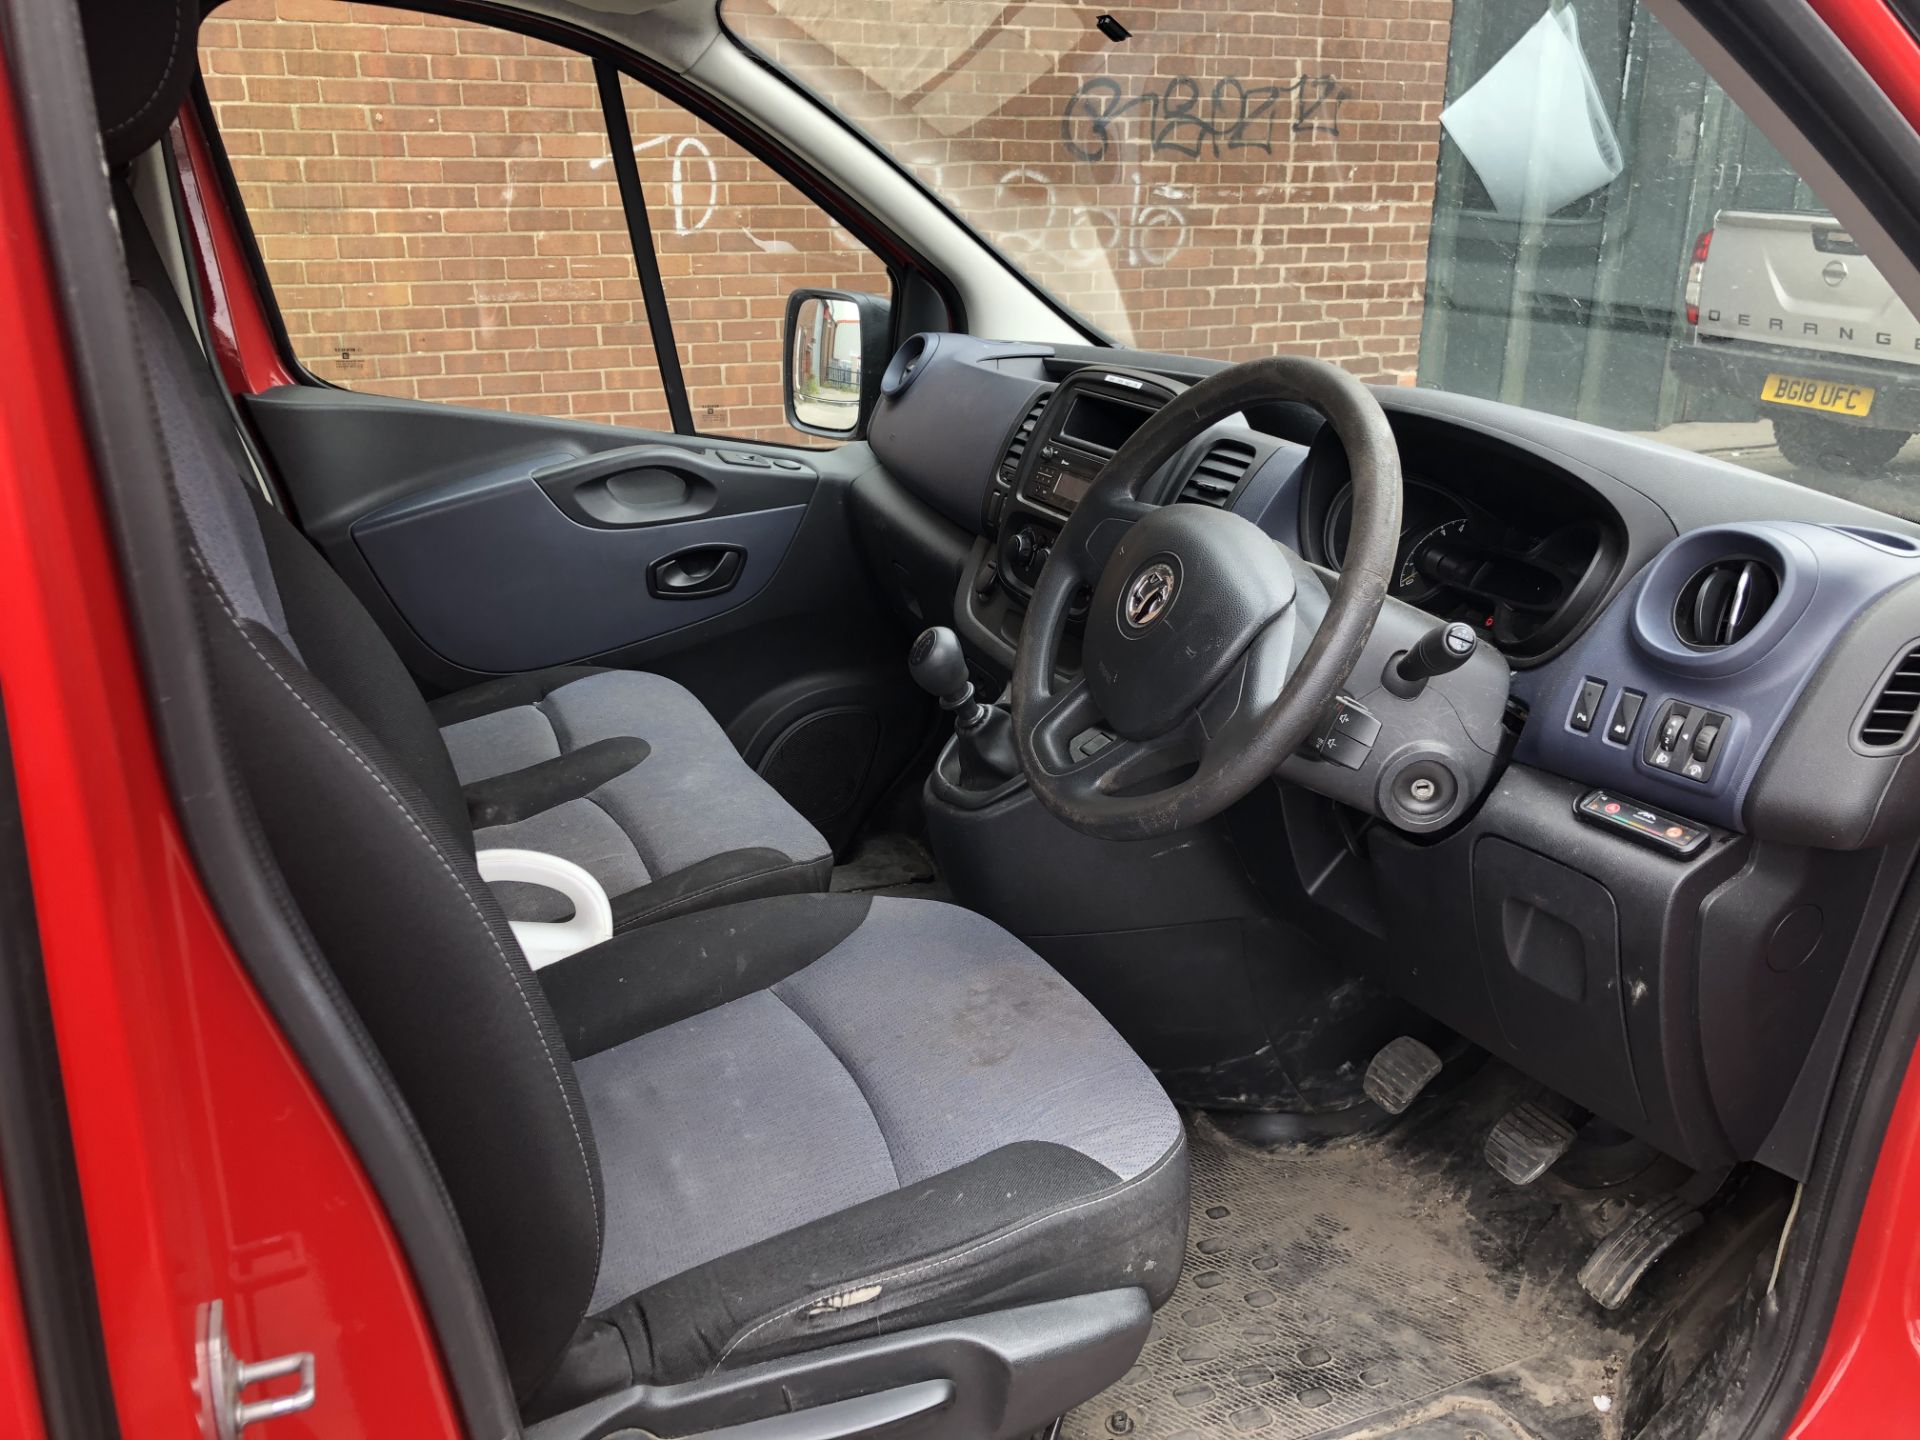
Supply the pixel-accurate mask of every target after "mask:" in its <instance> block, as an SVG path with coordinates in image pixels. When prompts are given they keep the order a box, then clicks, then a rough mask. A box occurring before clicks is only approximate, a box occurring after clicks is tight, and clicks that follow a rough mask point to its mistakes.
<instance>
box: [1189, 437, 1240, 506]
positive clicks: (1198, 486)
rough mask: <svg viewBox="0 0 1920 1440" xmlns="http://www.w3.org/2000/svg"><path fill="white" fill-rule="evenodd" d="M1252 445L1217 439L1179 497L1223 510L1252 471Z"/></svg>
mask: <svg viewBox="0 0 1920 1440" xmlns="http://www.w3.org/2000/svg"><path fill="white" fill-rule="evenodd" d="M1253 453H1254V452H1253V446H1251V445H1249V444H1247V443H1246V442H1245V441H1242V440H1216V441H1214V442H1213V445H1212V446H1211V447H1210V448H1209V449H1208V451H1207V453H1206V454H1205V455H1202V456H1201V457H1200V463H1199V464H1198V465H1196V466H1194V467H1193V474H1191V475H1189V476H1188V477H1187V483H1186V484H1184V485H1182V486H1181V487H1180V498H1181V499H1182V500H1187V501H1191V502H1192V503H1193V504H1196V505H1211V506H1213V507H1214V509H1216V510H1224V509H1226V507H1227V505H1228V504H1229V503H1230V502H1231V501H1232V499H1233V492H1234V491H1235V490H1236V489H1238V488H1239V485H1240V482H1241V481H1242V480H1244V479H1246V478H1247V471H1248V470H1250V469H1252V468H1253Z"/></svg>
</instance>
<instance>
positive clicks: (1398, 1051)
mask: <svg viewBox="0 0 1920 1440" xmlns="http://www.w3.org/2000/svg"><path fill="white" fill-rule="evenodd" d="M1439 1073H1440V1057H1439V1056H1438V1055H1436V1054H1434V1053H1433V1049H1432V1047H1431V1046H1428V1045H1423V1044H1422V1043H1421V1042H1420V1041H1418V1040H1416V1039H1414V1038H1413V1037H1412V1036H1411V1035H1400V1036H1396V1037H1395V1038H1394V1039H1392V1040H1389V1041H1388V1042H1387V1043H1386V1044H1384V1045H1382V1046H1381V1047H1380V1052H1379V1053H1378V1054H1377V1055H1375V1056H1374V1057H1373V1059H1372V1060H1371V1061H1369V1062H1368V1064H1367V1078H1366V1079H1365V1080H1364V1081H1362V1082H1361V1087H1360V1088H1361V1089H1363V1090H1365V1091H1366V1092H1367V1098H1368V1099H1369V1100H1371V1101H1373V1103H1374V1104H1376V1105H1378V1106H1379V1107H1380V1108H1381V1109H1382V1110H1384V1111H1386V1112H1387V1113H1388V1114H1389V1115H1400V1114H1404V1113H1405V1111H1406V1108H1407V1107H1408V1106H1409V1105H1411V1104H1413V1102H1414V1101H1415V1100H1417V1099H1419V1098H1420V1092H1421V1091H1422V1090H1424V1089H1426V1088H1427V1085H1428V1083H1429V1082H1430V1081H1431V1080H1432V1079H1433V1077H1434V1076H1436V1075H1438V1074H1439Z"/></svg>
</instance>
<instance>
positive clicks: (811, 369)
mask: <svg viewBox="0 0 1920 1440" xmlns="http://www.w3.org/2000/svg"><path fill="white" fill-rule="evenodd" d="M889 309H890V307H889V305H888V303H887V301H886V299H885V298H884V297H882V296H879V295H865V294H861V293H859V292H857V291H853V292H850V291H841V290H796V291H794V292H793V294H792V295H791V296H789V297H788V299H787V335H786V349H787V364H786V378H787V385H786V392H787V393H786V400H787V422H788V423H789V424H790V425H792V426H793V427H794V428H795V429H796V430H803V431H805V432H806V433H808V434H809V435H830V436H835V437H837V438H840V439H846V438H849V437H851V436H854V435H858V434H859V433H860V432H861V430H862V429H863V428H864V427H865V425H866V421H867V414H868V412H869V411H870V410H871V409H872V408H873V402H874V400H875V398H876V397H877V395H878V389H879V386H878V372H879V369H880V367H882V366H884V365H885V364H886V358H887V355H886V351H887V341H888V330H889V317H888V311H889Z"/></svg>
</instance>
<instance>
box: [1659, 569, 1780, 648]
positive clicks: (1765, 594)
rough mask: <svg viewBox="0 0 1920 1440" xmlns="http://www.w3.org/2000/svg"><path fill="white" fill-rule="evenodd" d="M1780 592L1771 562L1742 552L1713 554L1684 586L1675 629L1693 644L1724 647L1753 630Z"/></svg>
mask: <svg viewBox="0 0 1920 1440" xmlns="http://www.w3.org/2000/svg"><path fill="white" fill-rule="evenodd" d="M1779 596H1780V579H1779V577H1778V576H1777V575H1775V574H1774V573H1773V569H1772V567H1771V566H1768V565H1766V564H1765V563H1763V562H1761V561H1759V560H1754V559H1750V558H1747V557H1744V556H1729V557H1728V558H1727V559H1724V560H1715V561H1714V562H1713V563H1712V564H1711V565H1705V566H1702V567H1701V568H1700V569H1699V570H1698V571H1697V572H1695V574H1694V577H1693V578H1692V579H1691V580H1689V581H1687V583H1686V584H1685V585H1683V586H1681V587H1680V599H1679V602H1678V603H1677V604H1676V605H1675V606H1674V608H1673V628H1674V632H1675V633H1676V634H1677V635H1679V637H1680V639H1681V641H1682V642H1683V643H1684V644H1687V645H1690V646H1692V647H1693V648H1694V649H1695V650H1724V649H1726V647H1727V646H1729V645H1732V644H1735V643H1737V642H1739V641H1741V640H1744V639H1746V638H1747V636H1748V635H1750V634H1752V633H1753V627H1754V626H1756V625H1758V624H1759V623H1760V617H1761V616H1763V615H1765V614H1766V613H1767V611H1768V610H1769V609H1771V608H1772V606H1773V602H1774V601H1775V600H1776V599H1778V598H1779Z"/></svg>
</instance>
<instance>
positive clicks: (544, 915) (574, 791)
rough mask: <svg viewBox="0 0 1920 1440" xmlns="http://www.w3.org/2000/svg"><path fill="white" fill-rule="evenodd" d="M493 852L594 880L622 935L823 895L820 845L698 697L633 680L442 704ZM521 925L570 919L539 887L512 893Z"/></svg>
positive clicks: (498, 691) (582, 669)
mask: <svg viewBox="0 0 1920 1440" xmlns="http://www.w3.org/2000/svg"><path fill="white" fill-rule="evenodd" d="M434 714H435V718H436V719H437V720H438V721H439V722H440V724H441V727H442V728H441V732H440V733H441V737H442V739H443V740H444V741H445V742H446V746H447V751H448V753H449V754H450V755H451V756H452V759H453V766H454V771H455V773H456V774H457V775H458V777H459V780H460V784H461V785H462V786H463V787H464V791H465V798H466V803H467V807H468V814H469V817H470V819H471V820H472V823H473V826H474V840H475V843H476V845H478V846H479V847H480V848H481V849H523V850H540V851H544V852H546V853H548V854H552V855H559V856H562V857H563V858H565V859H568V860H572V861H573V862H574V863H576V864H578V865H581V866H583V867H584V868H585V869H586V870H587V872H588V873H589V874H591V875H592V876H593V877H594V878H595V879H596V880H598V881H599V882H600V884H601V886H602V888H604V889H605V890H606V892H607V894H608V897H609V898H610V899H611V900H612V902H613V913H614V924H615V928H616V929H625V928H629V927H631V926H634V925H637V924H640V923H643V922H645V921H650V920H656V919H660V918H664V917H665V916H668V915H672V914H678V913H683V912H685V911H688V910H692V909H697V908H701V907H705V906H711V905H718V904H725V903H728V902H731V901H736V900H746V899H754V898H759V897H762V896H768V895H780V894H792V893H801V892H807V891H817V890H823V889H825V888H826V885H827V882H828V880H829V878H830V877H831V875H832V870H833V855H832V852H831V850H830V848H829V847H828V845H827V842H826V839H825V838H824V837H823V836H822V835H821V834H820V832H819V831H818V830H816V829H814V827H813V826H812V825H810V824H808V823H807V821H806V820H805V819H804V818H803V817H802V816H801V815H800V814H799V813H798V812H797V811H796V810H794V809H793V807H792V806H790V805H788V804H787V802H786V801H785V800H783V799H782V798H781V797H780V796H779V794H777V793H776V792H775V791H774V789H773V788H772V787H771V786H770V785H768V784H767V783H766V781H764V780H763V779H761V778H760V777H759V776H758V775H756V774H755V773H754V772H753V770H752V769H751V768H750V767H749V766H748V765H747V763H746V762H745V761H744V760H743V759H742V758H741V757H740V754H739V752H738V751H737V750H735V749H734V747H733V744H732V742H731V741H729V740H728V739H727V735H726V732H725V731H724V730H722V729H721V728H720V726H719V724H718V723H716V722H715V720H714V719H713V717H712V716H711V715H709V714H708V713H707V711H706V708H705V707H704V706H702V705H701V704H700V702H699V701H698V700H696V699H695V698H694V697H693V695H692V694H691V693H689V692H688V691H687V690H686V689H685V688H684V687H682V686H680V685H677V684H675V683H674V682H673V681H671V680H668V679H666V678H664V677H663V676H659V675H649V674H645V673H642V672H639V671H632V670H600V669H594V668H591V667H586V666H564V667H560V668H558V669H553V670H543V671H538V672H535V673H533V674H528V675H510V676H505V677H503V678H501V679H500V680H496V681H489V682H488V683H487V684H485V685H479V686H475V687H474V688H473V689H471V690H463V691H461V692H459V693H458V694H454V695H449V696H446V697H445V698H443V699H441V700H439V701H436V702H435V704H434ZM496 890H497V893H498V894H499V897H500V900H501V903H502V905H503V906H504V907H505V909H506V911H507V913H508V915H509V916H510V917H511V918H513V919H516V920H564V919H566V918H567V916H568V914H569V913H570V911H569V907H568V905H567V902H566V901H565V900H564V899H563V898H562V897H560V896H559V895H558V894H557V893H556V892H554V891H551V890H546V889H543V888H541V887H539V886H535V885H501V886H498V887H496Z"/></svg>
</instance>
